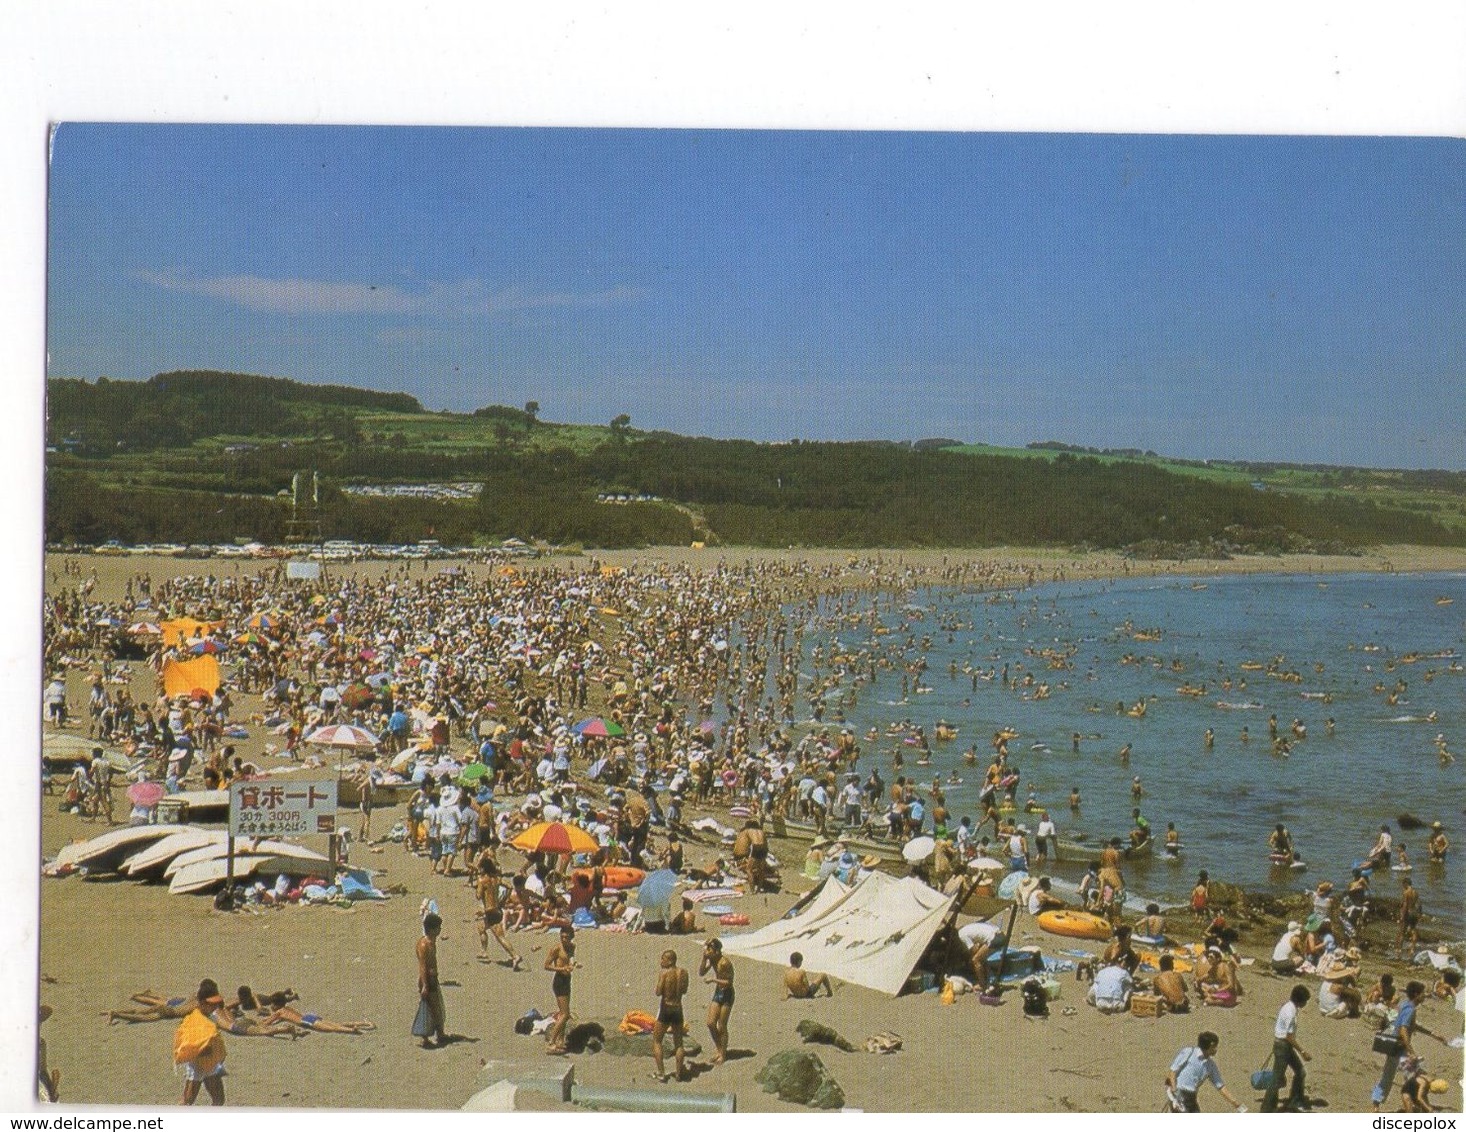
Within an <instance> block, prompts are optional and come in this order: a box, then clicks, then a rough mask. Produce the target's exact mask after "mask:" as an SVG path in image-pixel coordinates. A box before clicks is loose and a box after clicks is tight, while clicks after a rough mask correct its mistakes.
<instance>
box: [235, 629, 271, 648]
mask: <svg viewBox="0 0 1466 1132" xmlns="http://www.w3.org/2000/svg"><path fill="white" fill-rule="evenodd" d="M234 643H235V644H236V645H262V644H264V643H265V638H264V637H262V636H260V635H259V634H258V633H256V632H253V631H249V632H244V633H240V634H239V636H237V637H235V638H234Z"/></svg>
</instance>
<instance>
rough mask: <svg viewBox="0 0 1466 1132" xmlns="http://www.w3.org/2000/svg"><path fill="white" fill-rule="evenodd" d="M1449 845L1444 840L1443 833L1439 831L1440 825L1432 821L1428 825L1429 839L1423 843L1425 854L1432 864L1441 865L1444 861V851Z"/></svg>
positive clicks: (1444, 835)
mask: <svg viewBox="0 0 1466 1132" xmlns="http://www.w3.org/2000/svg"><path fill="white" fill-rule="evenodd" d="M1450 847H1451V843H1450V842H1449V841H1447V840H1446V834H1445V831H1444V830H1442V829H1441V823H1440V822H1438V821H1433V822H1431V823H1430V838H1429V839H1428V840H1427V841H1426V843H1425V852H1426V855H1427V856H1428V857H1429V859H1430V861H1431V862H1432V863H1433V864H1441V863H1442V862H1444V861H1445V859H1446V850H1447V849H1449V848H1450Z"/></svg>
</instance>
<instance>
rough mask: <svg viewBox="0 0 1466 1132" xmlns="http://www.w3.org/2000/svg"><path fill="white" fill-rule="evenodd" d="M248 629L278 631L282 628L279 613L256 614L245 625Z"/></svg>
mask: <svg viewBox="0 0 1466 1132" xmlns="http://www.w3.org/2000/svg"><path fill="white" fill-rule="evenodd" d="M244 627H245V628H246V629H266V630H268V629H278V628H279V627H280V615H279V614H278V613H256V614H255V615H254V616H253V617H251V618H250V619H249V620H248V621H246V622H245V623H244Z"/></svg>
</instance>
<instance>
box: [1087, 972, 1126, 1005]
mask: <svg viewBox="0 0 1466 1132" xmlns="http://www.w3.org/2000/svg"><path fill="white" fill-rule="evenodd" d="M1134 986H1135V984H1134V980H1132V979H1131V977H1130V972H1129V971H1127V970H1125V968H1124V967H1121V966H1119V965H1118V964H1117V965H1115V966H1112V967H1101V968H1100V969H1099V970H1098V971H1097V972H1095V976H1094V982H1093V984H1091V986H1090V988H1089V995H1088V999H1089V1004H1090V1005H1091V1006H1093V1007H1096V1008H1097V1009H1098V1010H1099V1011H1100V1012H1101V1013H1103V1014H1118V1013H1120V1012H1121V1011H1124V1010H1128V1009H1129V1008H1130V992H1131V990H1132V989H1134Z"/></svg>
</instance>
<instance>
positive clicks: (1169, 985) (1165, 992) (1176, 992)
mask: <svg viewBox="0 0 1466 1132" xmlns="http://www.w3.org/2000/svg"><path fill="white" fill-rule="evenodd" d="M1160 966H1161V970H1160V974H1158V975H1156V977H1155V978H1154V979H1152V980H1151V986H1152V987H1154V988H1155V992H1156V994H1158V995H1160V996H1161V997H1162V998H1163V999H1165V1000H1166V1009H1167V1010H1168V1011H1170V1012H1171V1013H1172V1014H1185V1013H1186V1012H1187V1011H1189V1010H1190V1009H1191V1000H1190V999H1189V998H1187V996H1186V980H1185V979H1184V978H1182V977H1181V974H1180V972H1178V971H1177V970H1176V958H1175V956H1173V955H1162V956H1161V958H1160Z"/></svg>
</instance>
